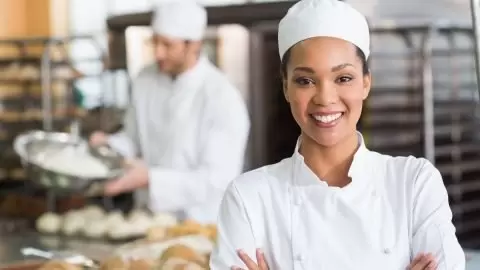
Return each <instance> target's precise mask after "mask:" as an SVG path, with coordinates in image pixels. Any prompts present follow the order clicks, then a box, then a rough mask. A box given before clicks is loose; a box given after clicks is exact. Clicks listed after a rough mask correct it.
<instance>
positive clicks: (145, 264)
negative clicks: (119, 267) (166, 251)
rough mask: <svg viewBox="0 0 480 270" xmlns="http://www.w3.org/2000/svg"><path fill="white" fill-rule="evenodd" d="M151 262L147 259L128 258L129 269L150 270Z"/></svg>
mask: <svg viewBox="0 0 480 270" xmlns="http://www.w3.org/2000/svg"><path fill="white" fill-rule="evenodd" d="M152 266H153V263H152V262H150V261H148V260H142V259H138V260H130V270H150V269H152Z"/></svg>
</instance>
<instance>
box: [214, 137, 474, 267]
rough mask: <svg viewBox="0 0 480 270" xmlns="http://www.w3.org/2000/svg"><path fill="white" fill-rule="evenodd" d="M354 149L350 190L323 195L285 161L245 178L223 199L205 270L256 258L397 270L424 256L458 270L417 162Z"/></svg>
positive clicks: (437, 196) (439, 208)
mask: <svg viewBox="0 0 480 270" xmlns="http://www.w3.org/2000/svg"><path fill="white" fill-rule="evenodd" d="M359 138H360V139H359V141H360V142H361V144H360V146H359V148H358V150H357V152H356V154H355V156H354V159H353V162H352V165H351V167H350V169H349V172H348V175H349V177H351V178H352V182H351V183H350V184H348V185H347V186H346V187H344V188H338V187H329V186H328V185H327V184H326V182H324V181H321V180H320V179H318V178H317V177H316V175H315V174H314V173H313V172H312V171H311V170H310V169H309V168H308V167H307V166H306V165H305V163H304V160H303V157H302V156H301V155H300V154H299V153H298V143H297V148H296V149H295V152H294V154H293V156H292V157H290V158H287V159H284V160H282V161H281V162H279V163H277V164H274V165H269V166H265V167H262V168H259V169H257V170H254V171H251V172H247V173H245V174H243V175H241V176H240V177H239V178H237V179H236V180H234V181H233V182H232V183H231V185H230V186H229V188H228V189H227V191H226V193H225V197H224V199H223V201H222V204H221V208H220V216H219V220H218V245H217V247H216V249H215V250H214V252H213V254H212V256H211V262H210V264H211V269H212V270H224V269H230V268H229V267H231V266H233V265H236V266H244V264H243V263H242V262H241V261H240V259H239V258H238V256H237V254H236V250H237V249H243V250H245V252H247V254H249V256H250V257H251V258H252V259H254V258H255V249H256V248H261V249H262V250H263V251H264V253H265V256H266V259H267V261H268V264H269V266H270V269H273V270H286V269H295V270H298V269H308V270H321V269H327V270H350V269H352V270H353V269H355V270H359V269H365V270H372V269H375V270H376V269H392V270H400V269H401V270H404V269H406V267H407V266H408V265H409V264H410V262H411V260H413V258H414V257H415V255H416V254H419V253H421V252H426V253H427V252H431V253H432V254H433V255H434V256H435V257H436V259H437V262H438V270H447V269H448V270H453V269H455V270H457V269H458V270H460V269H462V270H463V269H465V256H464V253H463V250H462V248H461V247H460V245H459V243H458V240H457V238H456V236H455V228H454V226H453V224H452V221H451V219H452V213H451V210H450V207H449V204H448V197H447V191H446V189H445V186H444V184H443V181H442V177H441V175H440V173H439V171H438V170H437V169H436V168H435V167H434V166H433V165H432V164H431V163H430V162H428V161H427V160H426V159H423V158H415V157H411V156H410V157H391V156H387V155H382V154H379V153H376V152H373V151H369V150H368V149H367V148H366V147H365V145H364V143H363V139H362V137H361V135H360V134H359Z"/></svg>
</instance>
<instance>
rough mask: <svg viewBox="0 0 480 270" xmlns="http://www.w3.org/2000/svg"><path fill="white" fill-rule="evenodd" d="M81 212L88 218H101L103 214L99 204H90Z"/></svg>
mask: <svg viewBox="0 0 480 270" xmlns="http://www.w3.org/2000/svg"><path fill="white" fill-rule="evenodd" d="M82 214H83V215H84V216H85V218H86V219H88V220H93V219H101V218H103V217H104V216H105V211H103V209H102V208H101V207H99V206H96V205H90V206H87V207H85V208H84V209H83V210H82Z"/></svg>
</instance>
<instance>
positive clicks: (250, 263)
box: [231, 249, 269, 270]
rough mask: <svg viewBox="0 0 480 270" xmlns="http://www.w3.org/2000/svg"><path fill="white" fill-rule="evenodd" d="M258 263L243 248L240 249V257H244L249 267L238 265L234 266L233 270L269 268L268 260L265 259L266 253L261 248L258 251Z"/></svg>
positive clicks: (244, 261)
mask: <svg viewBox="0 0 480 270" xmlns="http://www.w3.org/2000/svg"><path fill="white" fill-rule="evenodd" d="M256 256H257V263H258V264H257V263H255V262H254V261H253V260H252V259H251V258H250V257H249V256H248V255H247V253H245V252H244V251H243V250H238V257H240V259H242V261H243V263H245V265H246V266H247V267H248V269H243V268H241V267H238V266H232V268H231V269H232V270H269V268H268V264H267V260H265V255H264V254H263V252H262V251H261V250H260V249H257V251H256Z"/></svg>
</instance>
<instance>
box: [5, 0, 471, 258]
mask: <svg viewBox="0 0 480 270" xmlns="http://www.w3.org/2000/svg"><path fill="white" fill-rule="evenodd" d="M156 2H157V1H155V0H135V1H132V0H102V1H99V0H0V149H1V150H0V216H4V217H8V218H4V221H5V222H11V221H12V220H13V218H12V217H15V218H28V217H30V218H32V217H33V218H35V217H38V216H39V215H41V214H42V213H44V212H45V211H46V209H47V208H48V200H47V199H46V198H47V197H48V196H47V195H46V194H45V193H44V192H42V191H39V190H36V189H33V188H30V187H29V185H28V184H26V183H27V182H28V179H27V177H26V173H25V172H24V170H23V168H22V166H21V163H20V160H19V158H18V157H17V156H16V155H15V153H14V151H13V149H12V140H13V139H14V138H15V136H16V135H18V134H19V133H21V132H24V131H28V130H33V129H44V130H48V131H50V130H54V131H67V130H69V128H70V127H71V125H72V123H74V122H75V123H79V127H80V130H81V133H82V134H83V135H87V134H89V133H90V132H92V131H94V130H98V129H101V130H104V131H106V132H115V131H117V130H119V129H120V128H121V126H122V122H121V119H122V114H123V111H124V109H125V107H126V106H127V105H128V103H129V97H130V82H131V79H132V78H133V77H134V76H135V75H136V74H137V73H138V71H139V70H140V69H141V68H142V67H144V66H145V65H146V64H148V63H150V61H151V60H152V50H151V43H150V35H151V29H150V26H149V24H150V18H151V10H152V7H153V6H154V5H155V3H156ZM199 2H201V3H203V4H205V5H207V6H208V16H209V19H208V20H209V25H210V27H209V32H208V35H207V38H206V40H205V45H204V49H205V51H206V52H207V54H208V56H209V57H210V59H211V60H212V61H213V62H214V63H215V64H216V65H217V66H218V67H219V68H220V69H221V70H223V71H224V72H225V74H227V76H228V77H229V78H230V80H231V81H232V82H233V83H234V84H235V85H236V86H237V87H238V89H240V90H241V91H242V94H243V96H244V98H245V100H246V101H247V104H248V106H249V112H250V117H251V120H252V130H251V135H250V141H249V149H248V156H247V167H246V169H252V168H256V167H259V166H262V165H265V164H269V163H273V162H277V161H279V160H280V159H282V158H285V157H287V156H290V155H291V153H292V150H293V148H294V145H295V143H296V139H297V136H298V133H299V129H298V128H297V126H296V124H295V122H294V121H293V118H292V117H291V116H290V111H289V107H288V106H287V104H286V102H285V101H284V98H283V94H282V91H281V81H280V77H279V57H278V51H277V37H276V31H277V24H278V21H279V19H280V18H281V17H282V16H283V15H284V14H285V13H286V11H287V9H288V8H289V7H290V6H291V5H292V4H293V3H294V2H295V1H261V0H256V1H255V0H251V1H247V0H208V1H207V0H204V1H199ZM347 2H349V3H351V4H352V5H353V6H355V7H356V8H358V9H359V10H360V11H361V12H363V13H364V14H366V15H367V17H368V19H369V21H370V24H371V32H372V56H371V58H370V62H371V68H372V72H373V75H374V84H373V90H372V92H371V95H370V98H369V99H368V100H367V101H366V103H365V107H364V112H363V116H362V119H361V121H360V124H359V127H358V128H359V130H360V131H362V132H363V134H364V136H365V139H366V144H367V146H368V147H370V148H371V149H372V150H376V151H380V152H383V153H386V154H392V155H414V156H418V157H421V156H422V157H426V158H428V159H429V160H430V161H432V162H433V163H434V164H435V165H436V166H437V167H438V168H439V170H440V172H441V173H442V175H443V177H444V181H445V185H446V186H447V189H448V192H449V195H450V204H451V207H452V210H453V214H454V223H455V225H456V228H457V234H458V237H459V239H460V242H461V244H462V245H463V246H464V247H465V248H474V249H476V248H480V135H479V131H480V126H479V124H480V118H479V117H480V114H479V110H478V108H479V106H478V102H479V101H478V92H477V82H476V73H475V58H474V48H475V42H476V41H475V38H474V33H473V30H472V19H471V14H470V3H469V1H466V0H423V1H417V0H403V1H398V0H349V1H347ZM277 135H278V136H277ZM84 203H85V202H84V199H83V198H82V196H70V197H65V198H61V199H59V200H58V201H56V206H57V207H58V208H59V209H60V211H64V210H67V209H70V208H73V207H77V206H78V205H82V204H84ZM0 224H1V223H0ZM8 224H10V223H8Z"/></svg>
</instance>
